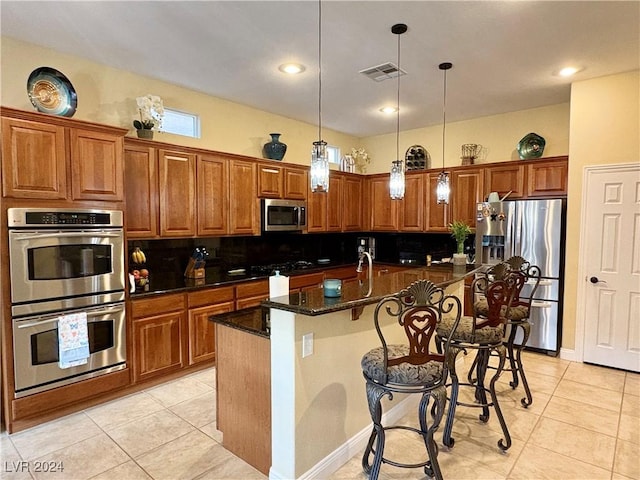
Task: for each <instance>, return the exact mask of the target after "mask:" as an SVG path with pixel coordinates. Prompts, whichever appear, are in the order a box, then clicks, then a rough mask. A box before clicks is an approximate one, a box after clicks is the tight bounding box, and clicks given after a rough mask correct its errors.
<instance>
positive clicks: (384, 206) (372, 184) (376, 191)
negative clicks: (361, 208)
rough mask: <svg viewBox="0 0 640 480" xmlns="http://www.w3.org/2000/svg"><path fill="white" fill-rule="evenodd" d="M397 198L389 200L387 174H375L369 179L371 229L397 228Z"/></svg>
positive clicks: (383, 230) (389, 230)
mask: <svg viewBox="0 0 640 480" xmlns="http://www.w3.org/2000/svg"><path fill="white" fill-rule="evenodd" d="M399 203H400V202H399V201H398V200H391V196H390V194H389V175H384V176H375V177H372V178H371V179H370V180H369V206H370V215H371V229H372V230H373V231H379V232H395V231H397V230H398V204H399Z"/></svg>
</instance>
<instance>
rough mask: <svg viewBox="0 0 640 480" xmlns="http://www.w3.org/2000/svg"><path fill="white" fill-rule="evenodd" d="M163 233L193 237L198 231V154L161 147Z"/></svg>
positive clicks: (161, 230) (159, 158)
mask: <svg viewBox="0 0 640 480" xmlns="http://www.w3.org/2000/svg"><path fill="white" fill-rule="evenodd" d="M158 165H159V168H158V170H159V174H160V184H159V189H160V235H161V236H163V237H185V236H187V237H191V236H194V235H195V233H196V226H195V225H196V156H195V155H194V154H191V153H183V152H180V151H176V150H164V149H162V150H158Z"/></svg>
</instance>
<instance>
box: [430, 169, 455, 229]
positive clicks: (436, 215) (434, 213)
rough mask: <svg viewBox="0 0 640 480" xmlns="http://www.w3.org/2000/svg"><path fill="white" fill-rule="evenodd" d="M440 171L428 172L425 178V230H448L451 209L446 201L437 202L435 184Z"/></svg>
mask: <svg viewBox="0 0 640 480" xmlns="http://www.w3.org/2000/svg"><path fill="white" fill-rule="evenodd" d="M439 175H440V172H429V173H427V175H426V179H425V202H424V204H425V230H426V231H427V232H448V231H449V230H448V228H447V227H448V225H449V222H451V219H450V217H451V210H450V206H449V204H447V203H438V198H437V197H436V186H437V184H438V176H439Z"/></svg>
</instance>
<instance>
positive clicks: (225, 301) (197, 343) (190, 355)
mask: <svg viewBox="0 0 640 480" xmlns="http://www.w3.org/2000/svg"><path fill="white" fill-rule="evenodd" d="M234 296H235V294H234V289H233V287H221V288H208V289H204V290H196V291H194V292H189V293H188V294H187V304H188V306H189V311H188V314H187V328H186V330H187V347H186V351H187V359H186V364H187V365H195V364H197V363H202V362H207V361H212V360H215V356H216V350H215V348H216V342H215V340H216V339H215V325H214V324H213V323H212V322H210V321H209V317H210V316H211V315H217V314H220V313H227V312H232V311H233V310H234V308H235V305H234Z"/></svg>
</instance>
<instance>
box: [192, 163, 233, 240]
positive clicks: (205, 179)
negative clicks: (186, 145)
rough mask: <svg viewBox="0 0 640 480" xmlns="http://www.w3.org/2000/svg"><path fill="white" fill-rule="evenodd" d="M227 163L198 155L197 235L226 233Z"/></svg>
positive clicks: (227, 207)
mask: <svg viewBox="0 0 640 480" xmlns="http://www.w3.org/2000/svg"><path fill="white" fill-rule="evenodd" d="M228 163H229V162H228V161H227V160H226V159H224V158H221V157H217V156H214V155H198V159H197V163H196V178H197V182H198V184H197V189H196V192H197V197H198V211H197V219H198V220H197V229H198V235H224V234H226V233H227V232H228V217H227V214H228V209H229V206H228V193H229V188H228V185H229V171H228V169H227V165H228Z"/></svg>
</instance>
